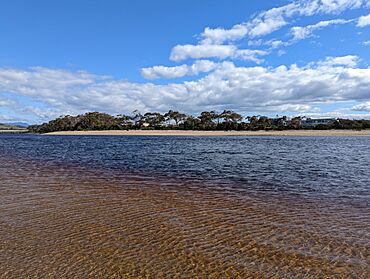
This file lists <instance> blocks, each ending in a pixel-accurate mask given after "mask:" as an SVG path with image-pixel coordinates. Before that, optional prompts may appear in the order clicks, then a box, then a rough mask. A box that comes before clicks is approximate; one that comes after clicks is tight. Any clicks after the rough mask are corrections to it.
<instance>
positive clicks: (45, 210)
mask: <svg viewBox="0 0 370 279" xmlns="http://www.w3.org/2000/svg"><path fill="white" fill-rule="evenodd" d="M369 220H370V212H369V208H368V206H367V205H361V204H349V203H348V204H346V203H343V204H337V203H330V201H325V202H320V201H316V202H313V201H309V200H303V199H302V198H298V197H297V198H296V199H294V198H291V197H290V198H283V197H274V196H269V195H267V194H266V195H262V194H260V195H258V194H251V195H248V194H247V193H239V192H237V191H231V190H230V191H221V190H215V189H209V188H206V187H202V184H201V183H199V184H197V183H192V184H190V183H188V182H187V181H185V180H180V181H176V180H175V179H172V180H166V179H164V178H161V177H153V176H145V175H138V174H127V175H120V176H117V175H114V174H110V173H106V172H105V173H103V172H101V171H94V170H91V169H90V170H88V169H83V168H79V167H76V166H61V165H59V166H57V165H48V164H46V163H41V162H35V161H30V160H28V161H27V160H19V159H16V158H6V159H4V158H2V160H0V228H1V230H0V278H6V279H8V278H370V221H369Z"/></svg>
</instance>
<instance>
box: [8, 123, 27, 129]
mask: <svg viewBox="0 0 370 279" xmlns="http://www.w3.org/2000/svg"><path fill="white" fill-rule="evenodd" d="M5 125H10V126H16V127H20V128H27V127H28V126H30V124H28V123H26V122H9V123H5Z"/></svg>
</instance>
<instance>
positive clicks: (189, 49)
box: [170, 45, 268, 63]
mask: <svg viewBox="0 0 370 279" xmlns="http://www.w3.org/2000/svg"><path fill="white" fill-rule="evenodd" d="M267 54H268V52H267V51H263V50H251V49H238V48H237V47H236V46H234V45H177V46H175V47H174V48H173V49H172V52H171V56H170V59H171V60H173V61H181V60H185V59H188V58H192V59H200V58H217V59H220V60H223V59H226V58H233V59H241V60H249V61H254V62H257V63H259V62H260V61H261V59H260V58H259V57H260V56H264V55H267Z"/></svg>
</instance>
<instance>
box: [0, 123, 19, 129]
mask: <svg viewBox="0 0 370 279" xmlns="http://www.w3.org/2000/svg"><path fill="white" fill-rule="evenodd" d="M24 128H25V127H20V126H15V125H9V124H3V123H0V130H20V129H24Z"/></svg>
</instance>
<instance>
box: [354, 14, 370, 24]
mask: <svg viewBox="0 0 370 279" xmlns="http://www.w3.org/2000/svg"><path fill="white" fill-rule="evenodd" d="M368 25H370V14H368V15H366V16H361V17H360V18H359V19H358V22H357V26H358V27H365V26H368Z"/></svg>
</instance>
